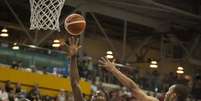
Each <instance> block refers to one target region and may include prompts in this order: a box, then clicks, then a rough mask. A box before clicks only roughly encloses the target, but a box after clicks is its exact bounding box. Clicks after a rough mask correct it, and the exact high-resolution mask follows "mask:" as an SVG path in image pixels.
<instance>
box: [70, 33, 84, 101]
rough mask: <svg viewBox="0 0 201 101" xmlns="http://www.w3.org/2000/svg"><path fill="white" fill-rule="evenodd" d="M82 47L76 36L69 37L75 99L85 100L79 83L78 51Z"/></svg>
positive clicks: (77, 100)
mask: <svg viewBox="0 0 201 101" xmlns="http://www.w3.org/2000/svg"><path fill="white" fill-rule="evenodd" d="M80 47H81V46H80V45H79V39H75V38H74V37H71V38H69V46H68V51H69V56H70V81H71V87H72V92H73V95H74V101H84V98H83V95H82V92H81V88H80V85H79V80H80V76H79V72H78V67H77V53H78V50H79V48H80Z"/></svg>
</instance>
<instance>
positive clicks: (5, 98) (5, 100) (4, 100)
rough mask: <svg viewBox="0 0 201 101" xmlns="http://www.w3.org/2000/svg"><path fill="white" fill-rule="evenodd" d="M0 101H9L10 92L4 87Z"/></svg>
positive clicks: (0, 90) (1, 90)
mask: <svg viewBox="0 0 201 101" xmlns="http://www.w3.org/2000/svg"><path fill="white" fill-rule="evenodd" d="M0 101H9V100H8V93H7V92H6V90H5V88H4V87H2V88H1V89H0Z"/></svg>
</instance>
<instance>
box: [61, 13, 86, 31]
mask: <svg viewBox="0 0 201 101" xmlns="http://www.w3.org/2000/svg"><path fill="white" fill-rule="evenodd" d="M64 27H65V29H66V31H67V32H68V33H69V34H71V35H80V34H81V33H82V32H83V31H84V30H85V28H86V21H85V19H84V17H83V16H81V15H79V14H71V15H69V16H67V17H66V19H65V24H64Z"/></svg>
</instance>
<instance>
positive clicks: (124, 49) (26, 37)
mask: <svg viewBox="0 0 201 101" xmlns="http://www.w3.org/2000/svg"><path fill="white" fill-rule="evenodd" d="M0 12H1V13H0V31H1V32H0V64H1V65H0V87H1V91H0V100H2V101H7V100H6V99H9V101H12V100H13V99H15V100H17V99H25V100H28V99H29V100H34V101H38V100H40V101H41V100H42V101H50V100H51V101H55V100H57V101H71V100H73V98H72V94H71V87H70V83H69V58H68V56H67V55H68V53H67V49H66V47H65V46H63V45H62V44H61V43H62V42H67V41H66V40H67V39H68V38H69V36H70V35H69V34H68V33H67V32H66V31H65V29H64V20H65V18H66V17H67V16H68V15H69V14H72V13H75V12H79V13H80V14H81V15H82V16H84V17H85V19H86V22H87V26H86V30H85V32H83V33H82V34H81V35H80V44H81V45H82V46H83V47H82V49H80V52H79V56H78V58H79V59H78V64H79V65H78V68H79V71H80V76H81V78H82V79H81V80H82V82H81V86H82V89H83V90H82V91H83V94H84V96H85V98H86V99H88V100H90V98H91V95H92V94H93V92H95V91H97V90H104V91H105V92H106V93H107V94H108V95H109V96H111V101H135V99H134V98H133V96H131V94H130V92H129V90H127V89H126V88H124V87H123V86H122V85H121V84H120V83H119V82H118V81H117V80H116V79H115V78H114V77H113V76H112V75H111V74H110V73H108V72H106V71H105V70H103V69H102V68H100V67H99V65H98V63H97V60H98V59H99V58H100V57H103V56H107V57H108V58H109V59H116V60H117V64H116V66H117V68H119V69H120V71H122V72H123V73H124V74H126V75H127V76H129V77H130V78H132V79H133V80H134V81H136V82H137V83H138V84H139V86H140V87H141V88H142V89H144V90H145V91H146V92H147V93H148V94H150V95H151V96H156V97H158V98H159V99H160V100H161V101H163V98H164V92H166V91H167V89H168V87H169V86H170V85H172V84H175V83H179V84H185V85H187V86H188V87H189V89H190V91H189V92H190V94H189V99H188V100H189V101H194V100H195V101H197V100H199V99H201V96H200V95H201V52H200V51H201V46H200V44H201V39H200V34H201V28H200V26H201V1H200V0H171V1H170V0H162V1H161V0H109V1H108V0H96V1H93V0H67V1H66V2H65V5H64V7H63V9H62V11H61V16H60V20H59V22H60V29H61V31H60V32H58V31H52V30H29V27H30V15H31V12H30V3H29V0H0ZM18 88H19V90H17V89H18ZM4 91H6V92H4ZM6 96H7V97H6ZM62 97H63V98H65V99H63V100H62ZM115 98H117V99H118V100H117V99H115ZM15 100H14V101H15Z"/></svg>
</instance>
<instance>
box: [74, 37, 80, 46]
mask: <svg viewBox="0 0 201 101" xmlns="http://www.w3.org/2000/svg"><path fill="white" fill-rule="evenodd" d="M79 41H80V39H79V38H77V39H76V41H75V42H76V43H75V45H76V46H78V45H79Z"/></svg>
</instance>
